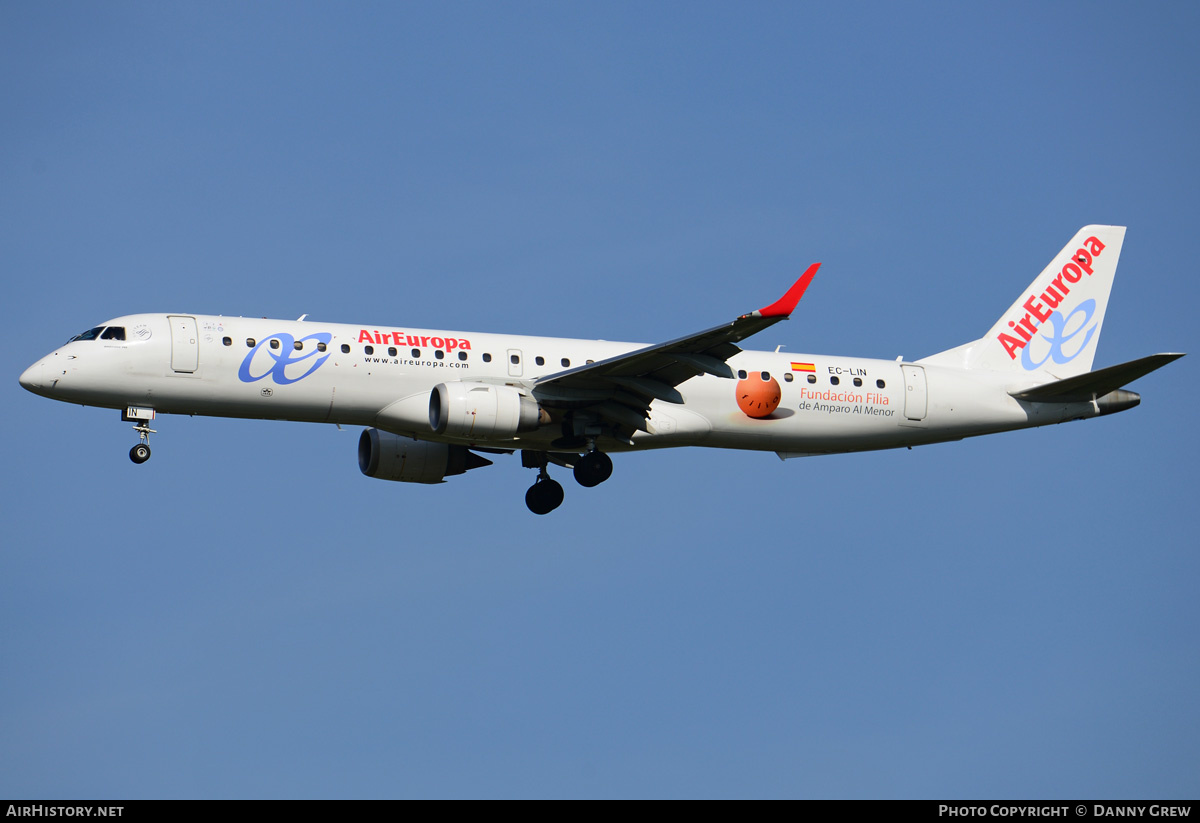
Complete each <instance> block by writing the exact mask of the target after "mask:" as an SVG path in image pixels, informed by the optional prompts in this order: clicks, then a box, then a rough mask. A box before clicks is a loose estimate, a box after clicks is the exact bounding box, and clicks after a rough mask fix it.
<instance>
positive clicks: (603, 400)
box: [533, 263, 821, 448]
mask: <svg viewBox="0 0 1200 823" xmlns="http://www.w3.org/2000/svg"><path fill="white" fill-rule="evenodd" d="M820 265H821V264H820V263H813V264H812V265H811V266H809V267H808V270H807V271H805V272H804V274H802V275H801V276H800V278H799V279H798V280H797V281H796V282H795V283H793V284H792V287H791V288H790V289H788V290H787V293H786V294H784V295H783V297H781V298H779V299H778V300H776V301H775V302H774V303H772V304H771V305H769V306H764V307H763V308H761V309H759V310H757V311H753V312H750V313H749V314H743V315H742V316H740V317H738V318H737V319H736V320H733V321H731V322H729V323H725V324H723V325H720V326H714V327H713V328H711V329H706V330H704V331H701V332H697V333H695V334H689V335H687V336H686V337H680V338H678V339H676V340H669V341H667V342H666V343H659V344H657V345H654V346H647V347H645V348H644V349H638V350H637V351H632V352H629V353H627V354H622V355H618V356H616V357H610V358H608V359H607V360H599V361H597V362H595V363H589V364H587V365H585V366H579V367H578V368H574V369H567V370H566V371H561V372H557V373H555V374H551V375H547V376H546V377H543V378H541V379H539V380H537V381H536V382H535V383H534V385H533V396H534V397H535V398H536V399H537V401H538V402H539V403H541V404H542V405H543V406H546V407H548V408H552V409H573V410H576V411H586V413H587V415H588V416H589V417H593V418H598V419H599V420H601V421H603V422H605V423H607V424H609V425H610V426H611V427H614V428H615V429H616V430H617V431H619V432H621V436H623V437H624V438H625V439H628V437H629V435H630V434H632V432H633V430H634V429H641V430H642V431H649V428H648V424H647V422H646V418H647V417H648V416H649V413H650V404H651V403H652V402H653V401H654V400H665V401H666V402H668V403H683V402H684V398H683V395H682V394H681V393H680V391H679V389H678V388H676V387H677V386H679V385H680V384H681V383H683V382H685V381H687V380H690V379H691V378H693V377H695V376H697V375H700V374H713V375H716V376H717V377H733V370H732V369H730V368H729V364H728V363H726V362H725V361H726V360H728V359H729V358H730V357H732V356H733V355H735V354H737V353H738V352H740V351H741V349H740V348H738V346H737V345H736V344H737V343H738V342H740V341H742V340H744V339H746V338H747V337H749V336H750V335H752V334H757V333H758V332H760V331H762V330H763V329H765V328H767V327H769V326H773V325H775V324H776V323H778V322H779V321H780V320H786V319H787V318H788V317H789V316H790V315H791V313H792V311H793V310H795V308H796V304H797V303H799V302H800V298H801V297H803V296H804V291H805V289H807V288H808V284H809V283H811V282H812V279H813V276H814V275H816V273H817V269H818V268H819V267H820ZM570 439H571V438H569V437H568V438H566V440H568V441H569V440H570ZM562 445H563V447H564V448H565V447H567V445H568V444H567V443H564V444H562Z"/></svg>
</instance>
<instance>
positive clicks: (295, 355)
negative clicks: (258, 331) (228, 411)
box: [238, 332, 333, 386]
mask: <svg viewBox="0 0 1200 823" xmlns="http://www.w3.org/2000/svg"><path fill="white" fill-rule="evenodd" d="M272 340H278V341H279V348H278V349H272V348H271V347H270V342H271V341H272ZM309 340H314V341H316V342H317V343H324V344H325V345H326V346H328V345H329V342H330V341H331V340H333V335H332V334H330V333H329V332H317V333H316V334H310V335H308V336H307V337H301V338H300V339H299V340H297V339H296V338H294V337H292V336H291V335H290V334H288V333H287V332H279V333H278V334H272V335H271V336H270V337H267V338H264V339H263V340H261V341H260V342H259V344H258V345H257V346H255V347H254V348H253V349H251V350H250V353H249V354H247V355H246V359H245V360H243V361H242V366H241V368H239V369H238V379H239V380H241V381H242V382H243V383H256V382H258V381H259V380H262V379H263V378H265V377H270V378H271V379H272V380H274V381H275V382H276V383H278V384H279V385H281V386H286V385H288V384H289V383H295V382H296V381H298V380H303V379H304V378H306V377H308V376H309V375H310V374H312V373H313V372H315V371H316V370H317V369H319V368H321V364H322V363H324V362H325V361H326V360H328V359H329V354H325V355H324V356H322V357H317V355H318V354H321V350H320V349H319V348H317V347H316V346H315V345H314V346H313V347H312V351H310V352H308V353H307V354H301V351H303V349H304V344H305V343H306V342H308V341H309ZM297 343H299V344H300V348H296V344H297ZM264 346H265V347H266V348H264ZM260 350H261V351H263V352H265V353H266V354H268V355H269V356H270V358H271V361H272V362H271V366H270V368H268V369H267V370H266V371H264V372H263V373H262V374H257V375H256V374H253V373H252V369H253V366H254V358H255V356H256V355H257V354H258V353H259V351H260ZM313 357H317V359H316V361H315V362H314V363H312V364H311V365H310V366H309V367H308V370H307V371H305V372H304V373H303V374H300V375H297V376H295V377H289V376H288V368H289V367H292V366H299V365H300V364H302V363H304V362H305V361H306V360H310V359H311V358H313ZM262 365H263V358H261V357H260V358H259V367H260V368H261V366H262ZM295 373H296V369H295V368H293V369H292V374H295Z"/></svg>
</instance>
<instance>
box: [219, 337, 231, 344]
mask: <svg viewBox="0 0 1200 823" xmlns="http://www.w3.org/2000/svg"><path fill="white" fill-rule="evenodd" d="M221 343H222V344H223V345H225V346H232V345H233V338H232V337H222V338H221Z"/></svg>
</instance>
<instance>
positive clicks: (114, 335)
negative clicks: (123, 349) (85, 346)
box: [100, 326, 125, 340]
mask: <svg viewBox="0 0 1200 823" xmlns="http://www.w3.org/2000/svg"><path fill="white" fill-rule="evenodd" d="M100 339H101V340H124V339H125V327H124V326H109V327H108V328H107V329H105V330H104V334H102V335H100Z"/></svg>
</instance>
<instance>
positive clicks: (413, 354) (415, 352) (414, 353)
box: [412, 349, 421, 360]
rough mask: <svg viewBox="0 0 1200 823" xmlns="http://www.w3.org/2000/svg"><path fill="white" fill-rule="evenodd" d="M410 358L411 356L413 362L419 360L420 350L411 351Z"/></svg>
mask: <svg viewBox="0 0 1200 823" xmlns="http://www.w3.org/2000/svg"><path fill="white" fill-rule="evenodd" d="M412 356H413V359H414V360H420V359H421V350H420V349H413V350H412Z"/></svg>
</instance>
